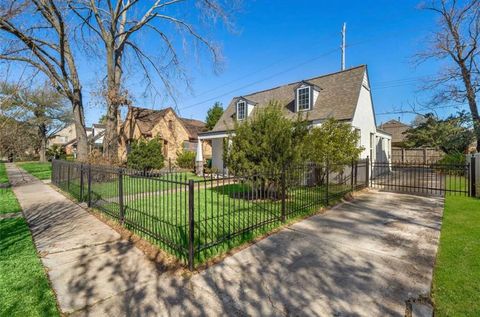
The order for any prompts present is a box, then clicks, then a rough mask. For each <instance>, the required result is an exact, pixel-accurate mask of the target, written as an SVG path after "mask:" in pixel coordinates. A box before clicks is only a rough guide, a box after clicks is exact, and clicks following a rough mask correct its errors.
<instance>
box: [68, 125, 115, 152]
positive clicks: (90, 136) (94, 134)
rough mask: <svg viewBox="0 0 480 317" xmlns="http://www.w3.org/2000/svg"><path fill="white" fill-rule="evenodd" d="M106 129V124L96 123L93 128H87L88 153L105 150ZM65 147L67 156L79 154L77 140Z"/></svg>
mask: <svg viewBox="0 0 480 317" xmlns="http://www.w3.org/2000/svg"><path fill="white" fill-rule="evenodd" d="M105 128H106V126H105V125H104V124H100V123H94V124H93V125H92V127H91V128H85V130H86V131H87V144H88V152H89V153H90V152H92V151H93V150H94V149H97V150H99V151H102V150H103V137H104V135H105ZM64 146H65V152H66V153H67V154H73V155H76V154H77V139H76V138H75V139H73V140H71V141H70V142H68V143H67V144H65V145H64Z"/></svg>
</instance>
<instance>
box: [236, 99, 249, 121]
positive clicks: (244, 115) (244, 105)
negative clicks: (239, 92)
mask: <svg viewBox="0 0 480 317" xmlns="http://www.w3.org/2000/svg"><path fill="white" fill-rule="evenodd" d="M240 104H243V107H244V108H243V118H239V116H238V114H239V113H240V111H239V110H238V106H239V105H240ZM247 111H248V103H247V102H246V101H245V100H239V101H237V120H238V121H241V120H245V118H246V117H247Z"/></svg>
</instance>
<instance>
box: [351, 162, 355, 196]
mask: <svg viewBox="0 0 480 317" xmlns="http://www.w3.org/2000/svg"><path fill="white" fill-rule="evenodd" d="M354 164H355V162H354V161H353V160H352V166H351V168H350V187H351V188H350V190H351V191H352V192H353V176H354V172H353V169H354V167H355V166H354Z"/></svg>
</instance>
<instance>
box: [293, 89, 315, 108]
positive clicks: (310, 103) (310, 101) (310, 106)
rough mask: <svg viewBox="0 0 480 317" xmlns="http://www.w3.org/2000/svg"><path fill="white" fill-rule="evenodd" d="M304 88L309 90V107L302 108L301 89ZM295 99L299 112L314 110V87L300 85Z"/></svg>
mask: <svg viewBox="0 0 480 317" xmlns="http://www.w3.org/2000/svg"><path fill="white" fill-rule="evenodd" d="M304 89H307V90H308V108H307V109H300V90H304ZM295 100H296V102H295V107H296V110H297V112H300V111H309V110H312V87H311V86H302V87H298V88H297V92H296V98H295Z"/></svg>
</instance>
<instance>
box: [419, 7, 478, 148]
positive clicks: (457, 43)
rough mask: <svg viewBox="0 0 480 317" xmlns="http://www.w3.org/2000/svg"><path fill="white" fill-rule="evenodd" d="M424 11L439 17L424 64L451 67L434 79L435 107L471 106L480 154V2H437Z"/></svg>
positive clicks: (421, 56)
mask: <svg viewBox="0 0 480 317" xmlns="http://www.w3.org/2000/svg"><path fill="white" fill-rule="evenodd" d="M422 8H423V9H425V10H430V11H432V12H434V13H436V14H437V15H438V30H437V31H436V32H435V33H434V34H433V36H432V37H431V47H430V48H429V50H428V51H426V52H423V53H420V54H419V58H420V61H423V60H426V59H432V58H433V59H438V60H446V61H449V63H448V65H447V66H446V67H445V68H444V69H443V70H442V71H441V72H440V73H439V74H438V76H437V77H436V78H434V79H433V82H432V84H431V85H430V88H436V89H437V93H436V94H435V96H434V99H433V103H434V104H435V105H439V104H441V103H445V102H452V101H453V102H461V103H464V102H465V101H466V102H468V106H469V108H470V113H471V117H472V121H473V127H474V131H475V136H476V139H477V151H480V116H479V111H478V105H477V93H478V92H479V90H480V81H479V80H480V69H479V60H478V59H479V53H480V50H479V41H480V1H479V0H467V1H456V0H453V1H447V0H433V1H430V3H428V4H422Z"/></svg>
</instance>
